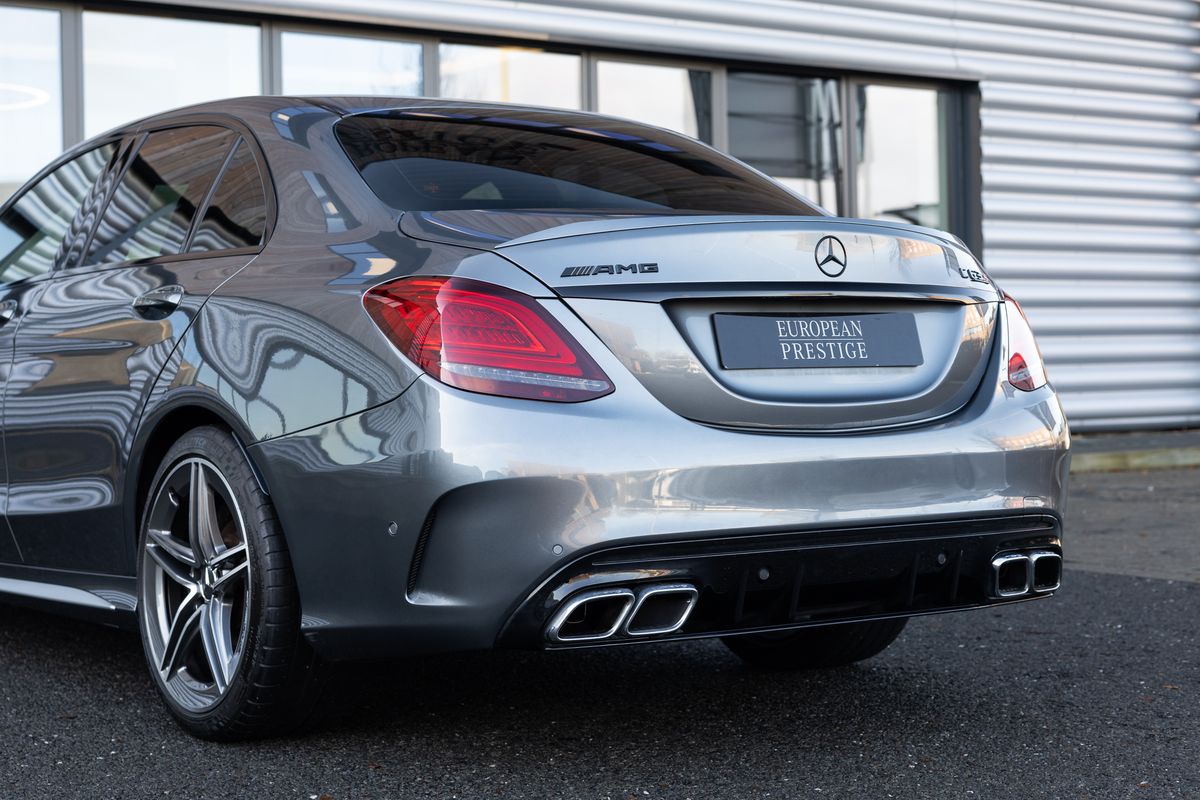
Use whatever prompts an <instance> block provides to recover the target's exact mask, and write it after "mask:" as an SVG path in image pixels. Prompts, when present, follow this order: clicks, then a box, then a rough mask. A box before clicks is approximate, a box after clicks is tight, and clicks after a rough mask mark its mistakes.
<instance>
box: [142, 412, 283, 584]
mask: <svg viewBox="0 0 1200 800" xmlns="http://www.w3.org/2000/svg"><path fill="white" fill-rule="evenodd" d="M207 425H212V426H215V427H218V428H222V429H224V430H227V431H229V432H230V433H231V434H232V435H233V438H234V439H235V440H237V442H238V444H239V446H240V447H241V450H242V453H243V455H245V456H246V460H247V461H248V462H249V464H250V469H251V471H252V472H253V473H254V475H255V477H256V478H257V479H258V483H259V487H260V488H261V489H262V490H263V493H264V494H268V495H269V494H270V492H269V491H268V490H267V487H266V481H265V479H264V478H263V473H262V470H261V469H259V467H258V465H257V464H255V463H254V458H253V456H252V455H251V454H250V452H249V450H247V448H246V445H247V443H249V442H253V439H252V438H250V435H249V432H248V431H247V430H246V429H245V427H244V426H243V425H242V424H241V423H240V422H239V421H238V420H237V419H236V417H233V416H232V415H231V414H229V413H228V412H227V411H225V410H223V409H217V408H214V405H213V404H212V403H211V402H203V401H194V400H189V401H183V402H177V403H173V404H171V405H170V406H169V407H163V408H160V409H157V410H156V411H155V413H154V414H153V415H152V416H151V417H143V418H142V422H141V425H140V426H139V429H138V433H137V436H136V437H135V439H134V444H133V447H132V449H131V453H130V461H129V473H128V474H129V476H130V478H131V480H129V481H127V484H126V500H127V502H126V518H127V521H128V528H127V530H129V531H130V535H129V536H128V537H127V539H128V542H129V548H130V549H129V554H130V558H131V561H130V564H131V565H133V564H134V563H135V562H134V561H133V560H132V559H133V558H134V557H135V556H136V551H137V541H138V537H139V536H140V532H141V524H142V514H143V513H144V512H145V507H146V502H147V500H148V499H149V496H150V491H151V489H152V488H153V486H152V484H153V482H154V475H155V473H156V472H157V471H158V468H159V466H160V465H161V464H162V461H163V459H164V458H165V457H166V455H167V452H168V451H169V450H170V449H171V446H172V445H173V444H175V442H177V441H179V439H180V437H182V436H183V435H184V434H186V433H187V432H188V431H191V430H195V429H196V428H201V427H204V426H207Z"/></svg>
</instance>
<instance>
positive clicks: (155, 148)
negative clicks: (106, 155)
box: [83, 126, 237, 264]
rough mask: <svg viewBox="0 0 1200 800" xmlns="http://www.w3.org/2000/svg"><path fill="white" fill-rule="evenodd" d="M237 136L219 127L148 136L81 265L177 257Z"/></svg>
mask: <svg viewBox="0 0 1200 800" xmlns="http://www.w3.org/2000/svg"><path fill="white" fill-rule="evenodd" d="M236 136H237V134H235V133H233V131H230V130H227V129H225V128H218V127H215V126H197V127H192V128H173V129H171V130H165V131H157V132H155V133H152V134H150V135H149V136H147V137H146V141H145V142H143V143H142V146H141V148H140V149H139V150H138V152H137V155H136V156H135V157H134V159H133V161H132V162H131V163H130V164H129V167H128V169H126V170H125V176H124V177H123V178H121V182H120V184H118V185H117V188H116V190H115V191H114V192H113V196H112V200H110V201H109V203H108V206H107V208H105V210H104V216H103V218H101V220H100V224H99V225H98V226H97V227H96V233H95V234H94V235H93V237H92V249H91V252H90V253H88V256H87V258H86V259H84V262H83V263H85V264H106V263H114V262H120V261H134V260H136V259H140V258H153V257H155V256H160V255H170V254H174V253H178V252H179V251H180V250H181V249H182V248H183V243H184V240H185V239H187V235H188V231H189V230H190V229H191V227H192V218H193V217H194V216H195V215H196V209H197V208H198V207H199V206H200V204H201V203H203V202H204V198H205V197H206V196H207V195H208V190H209V188H210V187H211V186H212V183H213V181H214V180H215V179H216V177H217V173H218V172H219V171H220V169H221V165H222V164H224V163H225V158H226V156H227V155H228V154H229V150H230V148H231V147H232V146H233V143H234V139H235V138H236Z"/></svg>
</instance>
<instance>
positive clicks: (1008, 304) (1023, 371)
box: [1001, 292, 1046, 392]
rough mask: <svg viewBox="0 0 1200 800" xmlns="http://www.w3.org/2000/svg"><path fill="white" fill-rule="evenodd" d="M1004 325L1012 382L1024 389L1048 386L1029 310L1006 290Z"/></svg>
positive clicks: (1044, 366) (1029, 389)
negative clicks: (1023, 307)
mask: <svg viewBox="0 0 1200 800" xmlns="http://www.w3.org/2000/svg"><path fill="white" fill-rule="evenodd" d="M1001 307H1002V308H1003V309H1004V327H1005V329H1006V330H1007V332H1008V352H1007V353H1006V354H1005V355H1007V357H1008V382H1009V383H1011V384H1012V385H1013V386H1015V387H1017V388H1018V389H1020V390H1021V391H1023V392H1032V391H1033V390H1034V389H1038V388H1041V387H1042V386H1045V385H1046V365H1045V364H1044V363H1043V362H1042V353H1041V351H1040V350H1038V346H1037V342H1036V341H1035V340H1034V338H1033V329H1032V328H1031V327H1029V320H1028V319H1026V318H1025V312H1024V311H1022V310H1021V306H1020V304H1019V303H1017V301H1016V300H1015V299H1013V296H1012V295H1010V294H1008V293H1007V292H1005V293H1004V304H1003V305H1002V306H1001Z"/></svg>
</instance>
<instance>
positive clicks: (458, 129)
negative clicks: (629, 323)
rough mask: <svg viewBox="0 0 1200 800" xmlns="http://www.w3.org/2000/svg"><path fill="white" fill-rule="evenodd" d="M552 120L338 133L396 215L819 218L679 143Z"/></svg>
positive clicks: (450, 118) (427, 118) (400, 123)
mask: <svg viewBox="0 0 1200 800" xmlns="http://www.w3.org/2000/svg"><path fill="white" fill-rule="evenodd" d="M550 119H553V118H552V117H550V116H549V115H546V114H534V113H528V114H525V113H523V112H512V113H510V114H506V115H505V117H503V118H500V117H495V116H486V115H477V114H472V113H462V112H461V111H459V110H457V109H456V110H455V111H454V112H449V111H448V112H445V113H433V112H429V111H419V112H418V111H390V112H386V113H379V114H374V113H372V114H360V115H355V116H350V117H347V118H346V119H344V120H342V121H341V122H340V123H338V126H337V135H338V139H339V140H340V141H341V143H342V146H343V147H344V148H345V150H346V153H347V154H348V155H349V156H350V159H351V160H352V161H353V162H354V165H355V167H357V168H358V170H359V172H361V173H362V176H363V178H364V179H365V180H366V182H367V183H368V184H369V185H370V187H371V189H372V190H374V192H375V193H376V194H377V195H379V197H380V198H381V199H382V200H383V201H384V202H385V203H387V204H388V205H389V206H391V207H392V208H395V209H398V210H402V211H450V210H466V209H505V210H518V209H519V210H530V211H533V210H545V209H558V210H562V209H570V210H576V211H593V210H594V211H618V212H626V213H638V214H663V213H678V212H693V213H705V214H787V215H804V216H816V215H820V213H821V212H820V211H818V210H817V209H816V208H815V207H813V206H811V205H809V204H807V203H805V202H804V201H803V200H801V199H800V198H798V197H796V196H795V195H793V194H791V193H790V192H789V191H787V190H786V189H784V188H782V187H781V186H779V185H778V184H776V183H774V182H772V181H771V180H769V179H767V178H764V177H763V176H762V175H760V174H758V173H756V172H755V171H753V170H751V169H750V168H748V167H746V166H745V165H743V164H741V163H740V162H738V161H735V160H733V159H730V158H727V157H725V156H722V155H720V154H718V153H716V152H714V151H713V150H710V149H708V148H706V147H705V146H703V145H701V144H699V143H698V142H695V141H692V140H690V139H687V138H684V137H682V136H677V135H675V134H671V133H667V132H665V131H658V130H655V129H653V128H646V127H642V126H640V125H637V124H635V123H630V122H621V121H618V120H607V119H603V118H597V117H586V116H582V115H567V114H564V115H562V120H561V121H555V122H550V121H548V120H550ZM572 123H576V124H572Z"/></svg>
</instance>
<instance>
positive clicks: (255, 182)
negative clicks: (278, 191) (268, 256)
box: [188, 141, 267, 253]
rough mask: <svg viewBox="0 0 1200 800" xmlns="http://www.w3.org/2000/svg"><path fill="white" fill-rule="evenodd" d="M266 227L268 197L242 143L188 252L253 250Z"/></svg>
mask: <svg viewBox="0 0 1200 800" xmlns="http://www.w3.org/2000/svg"><path fill="white" fill-rule="evenodd" d="M266 226H267V197H266V192H265V191H264V189H263V182H262V177H261V175H260V174H259V171H258V165H257V164H256V163H255V161H254V154H253V153H252V152H251V151H250V147H249V146H248V145H247V144H246V143H245V142H244V141H243V142H239V143H238V146H237V151H236V152H235V153H234V155H233V158H231V159H230V160H229V165H228V166H227V167H225V171H224V172H222V173H221V181H220V183H218V184H217V188H216V190H215V191H214V192H213V195H212V199H210V200H209V201H208V208H207V209H205V211H204V218H203V219H202V220H201V221H200V225H199V226H197V228H196V233H195V234H193V235H192V243H191V245H190V246H189V247H188V252H190V253H197V252H201V251H208V250H231V249H233V248H235V247H254V246H256V245H258V244H259V243H260V242H261V241H262V236H263V231H264V229H265V228H266Z"/></svg>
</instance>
